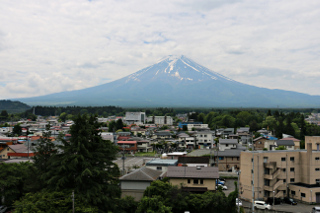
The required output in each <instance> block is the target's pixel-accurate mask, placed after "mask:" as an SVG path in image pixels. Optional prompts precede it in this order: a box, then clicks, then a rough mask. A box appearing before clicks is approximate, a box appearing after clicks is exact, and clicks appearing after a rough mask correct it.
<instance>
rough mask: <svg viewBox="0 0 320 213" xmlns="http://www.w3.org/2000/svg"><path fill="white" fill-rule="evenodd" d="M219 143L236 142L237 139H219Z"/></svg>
mask: <svg viewBox="0 0 320 213" xmlns="http://www.w3.org/2000/svg"><path fill="white" fill-rule="evenodd" d="M219 143H220V144H238V140H237V139H219Z"/></svg>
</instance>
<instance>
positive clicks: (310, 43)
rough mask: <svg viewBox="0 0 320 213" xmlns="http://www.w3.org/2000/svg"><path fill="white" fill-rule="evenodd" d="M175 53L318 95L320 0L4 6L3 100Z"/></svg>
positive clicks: (15, 0)
mask: <svg viewBox="0 0 320 213" xmlns="http://www.w3.org/2000/svg"><path fill="white" fill-rule="evenodd" d="M170 54H177V55H181V54H182V55H185V56H187V57H189V58H190V59H192V60H194V61H195V62H197V63H199V64H201V65H203V66H205V67H207V68H209V69H211V70H213V71H215V72H218V73H220V74H222V75H225V76H227V77H229V78H231V79H233V80H236V81H239V82H242V83H246V84H250V85H255V86H260V87H266V88H270V89H284V90H291V91H298V92H303V93H307V94H312V95H320V1H319V0H304V1H301V0H290V1H289V0H207V1H204V0H134V1H132V0H128V1H127V0H118V1H111V0H92V1H84V0H52V1H43V0H28V1H23V0H2V1H1V7H0V99H10V98H17V97H31V96H39V95H45V94H50V93H55V92H61V91H66V90H68V91H69V90H75V89H82V88H87V87H92V86H96V85H100V84H104V83H107V82H110V81H113V80H116V79H119V78H121V77H125V76H127V75H129V74H131V73H134V72H136V71H138V70H140V69H142V68H145V67H147V66H150V65H152V64H154V63H156V62H157V60H158V59H160V58H162V57H164V56H167V55H170Z"/></svg>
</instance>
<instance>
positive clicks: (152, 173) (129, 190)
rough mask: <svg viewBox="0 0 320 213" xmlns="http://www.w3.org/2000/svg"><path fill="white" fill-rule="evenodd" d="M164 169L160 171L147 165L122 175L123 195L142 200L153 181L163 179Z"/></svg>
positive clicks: (121, 186)
mask: <svg viewBox="0 0 320 213" xmlns="http://www.w3.org/2000/svg"><path fill="white" fill-rule="evenodd" d="M162 175H163V171H161V170H160V171H158V170H154V169H150V168H146V167H142V168H140V169H137V170H135V171H133V172H131V173H129V174H126V175H124V176H122V177H121V178H120V179H119V180H120V188H121V197H122V198H123V197H125V196H132V197H133V198H134V200H135V201H140V200H141V198H142V197H143V193H144V191H145V190H146V188H147V187H149V186H150V185H151V183H152V182H153V181H155V180H157V179H161V177H162Z"/></svg>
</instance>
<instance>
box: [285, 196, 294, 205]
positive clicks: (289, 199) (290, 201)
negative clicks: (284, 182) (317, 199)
mask: <svg viewBox="0 0 320 213" xmlns="http://www.w3.org/2000/svg"><path fill="white" fill-rule="evenodd" d="M283 202H285V203H288V204H290V205H297V202H296V201H294V200H293V199H292V198H289V197H285V198H283Z"/></svg>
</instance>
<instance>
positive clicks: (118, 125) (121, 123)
mask: <svg viewBox="0 0 320 213" xmlns="http://www.w3.org/2000/svg"><path fill="white" fill-rule="evenodd" d="M123 127H124V124H123V122H122V119H118V120H117V122H116V129H122V128H123Z"/></svg>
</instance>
